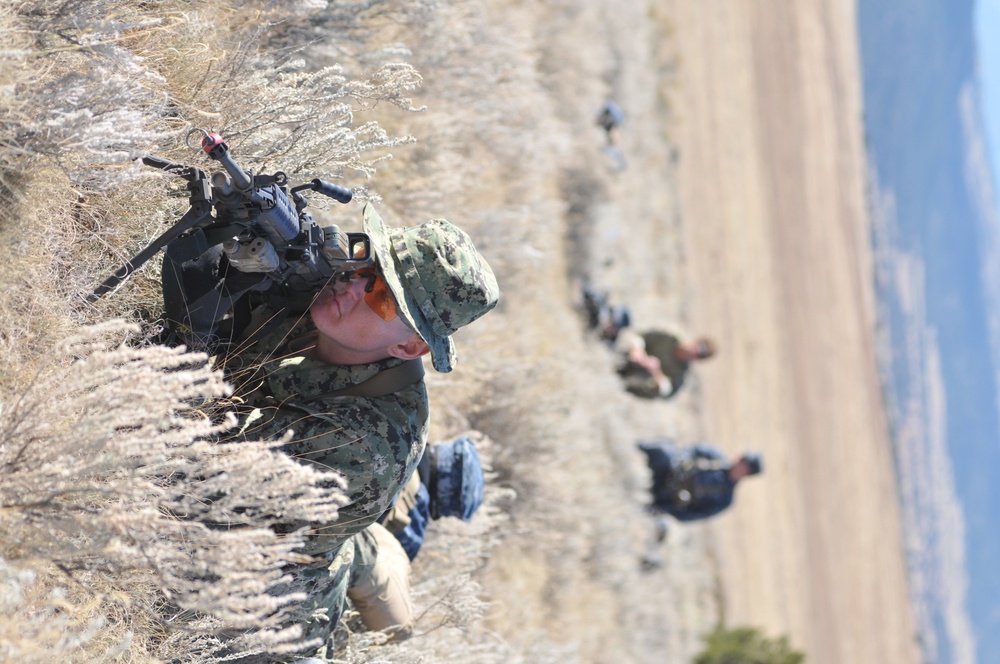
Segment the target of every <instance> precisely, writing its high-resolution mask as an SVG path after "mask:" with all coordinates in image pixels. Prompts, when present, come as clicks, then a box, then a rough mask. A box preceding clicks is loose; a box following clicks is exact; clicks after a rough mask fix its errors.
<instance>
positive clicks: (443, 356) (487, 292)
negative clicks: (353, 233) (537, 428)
mask: <svg viewBox="0 0 1000 664" xmlns="http://www.w3.org/2000/svg"><path fill="white" fill-rule="evenodd" d="M363 216H364V231H365V233H367V234H368V236H369V237H370V238H371V243H372V251H373V252H374V254H375V258H376V259H377V260H378V264H379V267H380V268H381V270H382V275H383V277H384V278H385V282H386V284H387V285H388V286H389V290H390V291H391V292H392V295H393V297H394V298H395V299H396V304H397V305H398V308H399V313H400V316H402V317H403V319H404V320H405V321H406V322H407V324H409V326H410V327H411V328H413V329H414V330H415V331H416V332H417V334H419V335H420V338H421V339H423V340H424V341H425V342H426V343H427V345H428V346H429V347H430V349H431V359H432V360H433V363H434V368H435V369H437V370H438V371H441V372H445V373H446V372H448V371H451V370H452V368H453V367H454V366H455V342H454V341H453V340H452V338H451V335H452V334H453V333H454V332H455V331H456V330H458V329H459V328H460V327H462V326H463V325H468V324H469V323H471V322H472V321H474V320H476V319H477V318H479V317H480V316H482V315H483V314H485V313H486V312H488V311H489V310H490V309H492V308H493V307H495V306H496V304H497V301H498V300H499V298H500V288H499V287H498V286H497V281H496V277H495V276H494V275H493V270H492V269H490V266H489V264H487V262H486V259H484V258H483V257H482V256H481V255H480V254H479V252H478V251H477V250H476V248H475V246H473V244H472V240H471V239H470V238H469V236H468V235H467V234H466V233H465V231H463V230H462V229H460V228H458V227H457V226H455V225H454V224H452V223H450V222H448V221H445V220H444V219H433V220H431V221H428V222H425V223H423V224H420V225H419V226H412V227H409V228H389V227H387V226H386V225H385V222H383V221H382V218H381V217H380V216H379V215H378V212H376V211H375V208H374V206H372V204H371V203H368V204H367V205H365V209H364V213H363Z"/></svg>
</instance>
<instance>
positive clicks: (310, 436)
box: [245, 392, 426, 554]
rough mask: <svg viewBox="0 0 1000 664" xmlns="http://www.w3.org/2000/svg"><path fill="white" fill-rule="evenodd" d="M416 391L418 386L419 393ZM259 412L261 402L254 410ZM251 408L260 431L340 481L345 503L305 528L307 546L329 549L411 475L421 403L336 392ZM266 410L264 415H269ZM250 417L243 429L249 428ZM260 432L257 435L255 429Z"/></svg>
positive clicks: (377, 511) (370, 518) (420, 437)
mask: <svg viewBox="0 0 1000 664" xmlns="http://www.w3.org/2000/svg"><path fill="white" fill-rule="evenodd" d="M422 393H423V392H422ZM258 411H261V409H258ZM258 411H255V414H256V416H257V421H258V422H264V423H265V424H263V426H262V428H260V429H259V431H260V432H261V433H269V434H270V435H272V436H280V435H281V434H282V433H283V432H284V431H286V430H288V429H291V430H292V431H293V438H292V440H291V441H290V442H288V443H287V444H285V445H284V446H283V447H282V451H284V452H285V453H286V454H288V455H289V456H292V457H294V458H295V459H296V460H298V461H299V462H301V463H306V464H316V465H318V466H320V467H321V468H322V469H324V470H335V471H337V472H339V473H340V474H341V475H342V476H343V478H344V479H345V480H346V483H347V490H346V494H347V498H348V501H349V502H348V504H347V505H346V506H344V507H342V508H341V509H340V516H339V518H338V519H337V521H336V522H334V523H330V524H323V525H318V526H317V525H316V524H289V529H294V527H302V526H304V525H309V526H310V527H311V531H310V535H311V536H310V538H309V544H308V546H307V548H306V552H307V553H310V554H316V553H321V552H325V551H332V550H336V549H337V547H339V546H340V545H341V544H342V543H343V542H344V541H345V540H347V539H348V538H350V537H351V536H352V535H354V534H355V533H357V532H360V531H361V530H363V529H364V528H366V527H367V526H368V525H370V524H372V523H374V522H375V520H376V519H377V518H378V517H379V516H380V515H381V514H382V513H383V512H385V511H386V510H387V509H388V508H389V507H390V506H391V504H392V500H393V498H395V496H396V494H397V493H398V492H399V490H400V487H401V486H402V485H403V483H404V482H405V481H406V480H407V479H408V478H409V477H410V476H411V475H413V474H415V472H414V471H415V469H416V466H417V462H418V461H419V459H420V455H421V454H422V453H423V447H424V443H425V440H426V419H425V418H424V417H423V415H422V413H425V412H426V406H424V407H423V408H421V407H419V404H416V405H415V404H413V403H409V402H408V401H407V400H406V399H402V398H398V395H390V396H389V397H373V398H364V397H340V398H337V399H331V400H329V402H320V403H318V404H316V405H315V407H313V406H293V405H292V404H291V403H290V402H286V403H285V404H284V405H283V406H282V407H281V408H276V409H272V411H271V412H270V413H267V412H262V411H261V412H258ZM269 417H270V419H268V418H269ZM253 422H254V418H253V416H252V417H251V418H250V419H249V420H248V422H247V425H248V426H247V427H245V429H252V425H253ZM258 435H259V434H258Z"/></svg>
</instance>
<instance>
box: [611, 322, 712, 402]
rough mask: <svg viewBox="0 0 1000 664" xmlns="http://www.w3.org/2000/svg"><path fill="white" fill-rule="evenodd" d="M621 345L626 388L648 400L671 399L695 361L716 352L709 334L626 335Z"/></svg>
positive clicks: (622, 375)
mask: <svg viewBox="0 0 1000 664" xmlns="http://www.w3.org/2000/svg"><path fill="white" fill-rule="evenodd" d="M618 347H619V348H620V349H621V352H622V362H621V364H620V365H619V367H618V375H620V376H621V377H622V381H623V382H624V383H625V389H626V390H628V391H629V392H631V393H632V394H634V395H636V396H638V397H643V398H645V399H655V398H661V399H667V398H669V397H672V396H674V395H675V394H676V393H677V390H679V389H680V388H681V385H683V384H684V378H685V377H686V376H687V372H688V368H689V367H690V365H691V363H692V362H695V361H698V360H705V359H708V358H710V357H712V356H713V355H715V352H716V347H715V342H714V341H712V340H711V339H709V338H708V337H700V338H698V339H695V340H693V341H681V340H680V339H679V338H678V337H677V336H676V335H673V334H670V333H668V332H662V331H655V330H654V331H649V332H645V333H643V334H641V335H640V334H629V335H622V337H621V339H620V341H619V344H618Z"/></svg>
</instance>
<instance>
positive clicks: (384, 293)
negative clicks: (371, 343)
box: [354, 268, 398, 320]
mask: <svg viewBox="0 0 1000 664" xmlns="http://www.w3.org/2000/svg"><path fill="white" fill-rule="evenodd" d="M354 274H356V275H357V276H359V277H362V278H364V279H367V280H368V283H367V284H365V304H367V305H368V307H369V308H370V309H371V310H372V311H374V312H375V313H376V314H378V316H379V318H381V319H382V320H392V319H393V318H395V317H396V315H397V313H398V312H397V311H396V300H395V299H394V298H393V297H392V293H391V292H390V291H389V285H388V284H387V283H385V279H384V278H383V277H382V275H381V274H380V273H379V272H376V271H375V270H374V269H372V268H363V269H361V270H358V271H357V272H355V273H354Z"/></svg>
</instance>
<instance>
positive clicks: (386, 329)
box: [309, 278, 419, 357]
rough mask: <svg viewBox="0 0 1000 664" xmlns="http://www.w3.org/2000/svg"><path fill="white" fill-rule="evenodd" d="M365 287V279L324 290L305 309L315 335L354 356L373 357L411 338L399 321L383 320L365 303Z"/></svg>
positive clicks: (409, 330)
mask: <svg viewBox="0 0 1000 664" xmlns="http://www.w3.org/2000/svg"><path fill="white" fill-rule="evenodd" d="M367 283H368V280H367V279H365V278H352V279H350V280H349V281H347V282H342V281H337V282H335V283H333V284H330V285H329V286H327V287H326V288H324V289H323V290H322V291H321V292H320V294H319V296H318V297H317V298H316V301H315V302H314V303H313V305H312V307H310V309H309V314H310V316H311V317H312V320H313V323H314V324H315V325H316V329H317V331H318V332H319V333H320V334H322V335H325V336H327V337H329V338H330V339H331V340H332V341H334V342H336V343H337V344H338V345H340V346H342V347H343V348H344V349H346V350H351V351H354V352H358V353H377V352H378V351H379V349H388V348H390V347H392V346H393V345H394V344H398V343H404V342H405V341H407V340H409V339H411V338H412V337H414V336H415V333H414V332H413V331H412V330H411V329H410V328H409V327H407V325H406V323H404V322H403V320H402V318H401V317H399V316H394V317H393V318H392V319H391V320H385V319H384V318H383V317H382V316H380V315H379V314H378V313H376V312H375V311H374V310H373V309H372V308H371V306H370V305H369V304H368V303H366V302H365V286H366V284H367ZM390 297H391V295H390ZM418 338H419V337H418ZM388 356H389V354H388V353H387V354H386V355H385V357H388Z"/></svg>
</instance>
